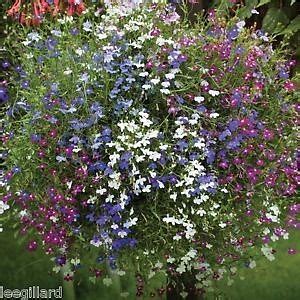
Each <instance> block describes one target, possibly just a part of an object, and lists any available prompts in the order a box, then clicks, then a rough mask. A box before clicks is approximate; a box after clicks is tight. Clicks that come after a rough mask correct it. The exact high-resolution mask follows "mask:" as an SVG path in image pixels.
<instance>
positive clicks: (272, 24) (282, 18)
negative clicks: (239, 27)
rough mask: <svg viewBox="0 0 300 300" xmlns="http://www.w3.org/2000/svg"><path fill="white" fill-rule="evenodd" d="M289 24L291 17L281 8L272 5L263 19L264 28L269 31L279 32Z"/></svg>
mask: <svg viewBox="0 0 300 300" xmlns="http://www.w3.org/2000/svg"><path fill="white" fill-rule="evenodd" d="M288 24H289V18H288V17H287V15H286V14H285V13H284V12H283V11H282V10H280V9H278V8H275V7H272V8H270V9H268V11H267V14H266V15H265V17H264V19H263V24H262V28H263V29H264V30H265V31H267V32H269V33H279V32H281V31H282V30H283V29H284V28H285V27H286V25H288Z"/></svg>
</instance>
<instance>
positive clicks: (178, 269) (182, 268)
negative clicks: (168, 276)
mask: <svg viewBox="0 0 300 300" xmlns="http://www.w3.org/2000/svg"><path fill="white" fill-rule="evenodd" d="M185 270H186V267H185V264H183V263H182V264H180V266H179V267H177V269H176V272H177V273H179V274H182V273H184V272H185Z"/></svg>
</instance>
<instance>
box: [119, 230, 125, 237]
mask: <svg viewBox="0 0 300 300" xmlns="http://www.w3.org/2000/svg"><path fill="white" fill-rule="evenodd" d="M118 236H120V237H121V238H124V237H125V236H127V232H126V231H119V232H118Z"/></svg>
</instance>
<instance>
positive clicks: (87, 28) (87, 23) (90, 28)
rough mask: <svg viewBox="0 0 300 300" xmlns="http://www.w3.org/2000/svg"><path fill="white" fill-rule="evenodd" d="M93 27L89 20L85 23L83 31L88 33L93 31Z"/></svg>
mask: <svg viewBox="0 0 300 300" xmlns="http://www.w3.org/2000/svg"><path fill="white" fill-rule="evenodd" d="M92 27H93V24H92V23H91V22H90V21H88V20H87V21H85V22H84V23H83V30H84V31H86V32H90V31H92Z"/></svg>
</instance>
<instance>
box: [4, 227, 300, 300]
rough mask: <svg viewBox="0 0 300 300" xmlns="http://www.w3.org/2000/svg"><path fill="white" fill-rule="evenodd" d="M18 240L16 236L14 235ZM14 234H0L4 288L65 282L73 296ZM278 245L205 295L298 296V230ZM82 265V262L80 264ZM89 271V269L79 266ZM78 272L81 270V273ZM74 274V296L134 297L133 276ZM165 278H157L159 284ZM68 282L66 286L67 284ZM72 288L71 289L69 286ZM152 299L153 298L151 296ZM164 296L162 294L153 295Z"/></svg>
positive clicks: (241, 298)
mask: <svg viewBox="0 0 300 300" xmlns="http://www.w3.org/2000/svg"><path fill="white" fill-rule="evenodd" d="M16 239H17V240H18V237H16ZM16 239H14V238H13V231H8V230H6V231H5V232H3V233H1V234H0V243H1V248H0V285H2V286H4V287H5V288H11V289H13V288H18V289H20V288H26V287H28V286H34V285H35V286H37V285H39V286H40V287H41V288H58V286H60V285H63V284H66V285H67V286H64V299H70V298H72V295H68V293H70V292H72V290H71V289H72V286H70V283H63V280H62V276H61V275H60V274H54V273H51V272H50V271H51V270H52V268H53V264H52V262H50V261H49V257H48V256H46V255H45V254H43V253H42V252H41V251H36V252H31V253H30V252H28V251H27V250H26V245H25V243H24V242H22V241H21V240H19V241H17V240H16ZM274 245H276V246H277V249H278V251H277V253H276V254H275V256H276V260H275V261H273V262H269V261H267V260H266V259H263V258H262V259H260V260H259V261H257V267H256V268H254V269H249V268H246V267H245V268H244V269H242V270H241V271H239V272H238V274H237V275H236V278H235V281H234V283H233V284H232V285H231V286H228V285H227V280H224V281H220V282H219V283H218V285H219V287H220V288H221V291H222V292H223V293H224V295H221V296H217V295H213V294H209V295H207V297H206V298H207V299H211V300H212V299H219V300H221V299H224V300H225V299H232V300H253V299H255V300H299V299H300V255H299V254H297V253H296V254H294V255H289V254H288V253H287V251H288V249H289V247H293V248H296V249H297V248H298V249H299V248H300V247H299V246H300V232H299V231H297V232H292V233H291V238H290V240H282V241H280V242H277V243H274ZM83 267H84V266H83ZM82 272H83V273H84V272H88V270H82ZM82 272H81V273H82ZM82 275H83V274H81V276H80V278H75V282H74V290H75V295H76V299H77V300H111V299H114V300H118V299H123V298H121V297H120V294H119V290H120V285H121V286H122V291H123V292H129V293H130V295H129V296H128V298H127V299H130V300H132V299H136V297H135V286H134V284H135V279H134V277H133V276H132V277H128V276H127V277H124V278H122V280H121V284H120V282H118V281H116V282H114V284H113V285H112V286H110V287H106V286H104V285H103V283H102V280H99V281H97V282H96V284H93V283H91V282H89V281H88V274H86V275H87V276H82ZM163 284H164V282H163V281H162V282H158V283H157V285H158V286H161V285H163ZM68 285H69V286H68ZM70 288H71V289H70ZM152 299H153V298H152ZM154 299H164V298H159V297H157V298H154Z"/></svg>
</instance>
